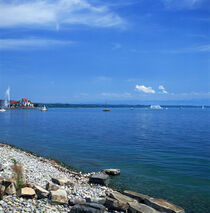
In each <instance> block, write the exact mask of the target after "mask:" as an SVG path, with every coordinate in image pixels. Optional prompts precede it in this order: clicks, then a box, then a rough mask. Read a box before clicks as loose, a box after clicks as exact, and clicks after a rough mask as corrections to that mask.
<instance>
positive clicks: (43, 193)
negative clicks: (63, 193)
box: [33, 185, 49, 199]
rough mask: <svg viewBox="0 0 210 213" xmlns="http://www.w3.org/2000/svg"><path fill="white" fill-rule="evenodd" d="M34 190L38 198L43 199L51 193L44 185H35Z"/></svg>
mask: <svg viewBox="0 0 210 213" xmlns="http://www.w3.org/2000/svg"><path fill="white" fill-rule="evenodd" d="M33 188H34V190H35V192H36V195H37V198H38V199H42V198H47V197H48V195H49V192H48V191H47V190H46V189H43V188H42V187H40V186H38V185H34V187H33Z"/></svg>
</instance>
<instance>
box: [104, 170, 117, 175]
mask: <svg viewBox="0 0 210 213" xmlns="http://www.w3.org/2000/svg"><path fill="white" fill-rule="evenodd" d="M102 172H103V173H106V174H107V175H113V176H114V175H119V174H120V169H104V170H102Z"/></svg>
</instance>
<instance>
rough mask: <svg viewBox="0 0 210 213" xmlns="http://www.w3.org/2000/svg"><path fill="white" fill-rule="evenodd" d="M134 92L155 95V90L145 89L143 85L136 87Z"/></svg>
mask: <svg viewBox="0 0 210 213" xmlns="http://www.w3.org/2000/svg"><path fill="white" fill-rule="evenodd" d="M136 90H138V91H140V92H144V93H152V94H154V93H155V90H154V89H152V87H146V86H144V85H136Z"/></svg>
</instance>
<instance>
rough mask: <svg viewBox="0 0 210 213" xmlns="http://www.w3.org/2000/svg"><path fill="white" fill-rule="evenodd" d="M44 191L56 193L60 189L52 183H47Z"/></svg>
mask: <svg viewBox="0 0 210 213" xmlns="http://www.w3.org/2000/svg"><path fill="white" fill-rule="evenodd" d="M46 189H47V190H48V191H57V190H59V189H60V187H59V186H58V185H55V184H53V183H50V182H48V183H47V185H46Z"/></svg>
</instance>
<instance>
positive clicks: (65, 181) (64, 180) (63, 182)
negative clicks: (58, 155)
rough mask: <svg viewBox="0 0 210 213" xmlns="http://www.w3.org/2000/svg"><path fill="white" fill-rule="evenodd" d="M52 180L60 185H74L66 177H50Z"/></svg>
mask: <svg viewBox="0 0 210 213" xmlns="http://www.w3.org/2000/svg"><path fill="white" fill-rule="evenodd" d="M52 182H53V183H55V184H58V185H60V186H65V185H71V186H74V184H73V183H72V181H71V180H69V179H68V178H52Z"/></svg>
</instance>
